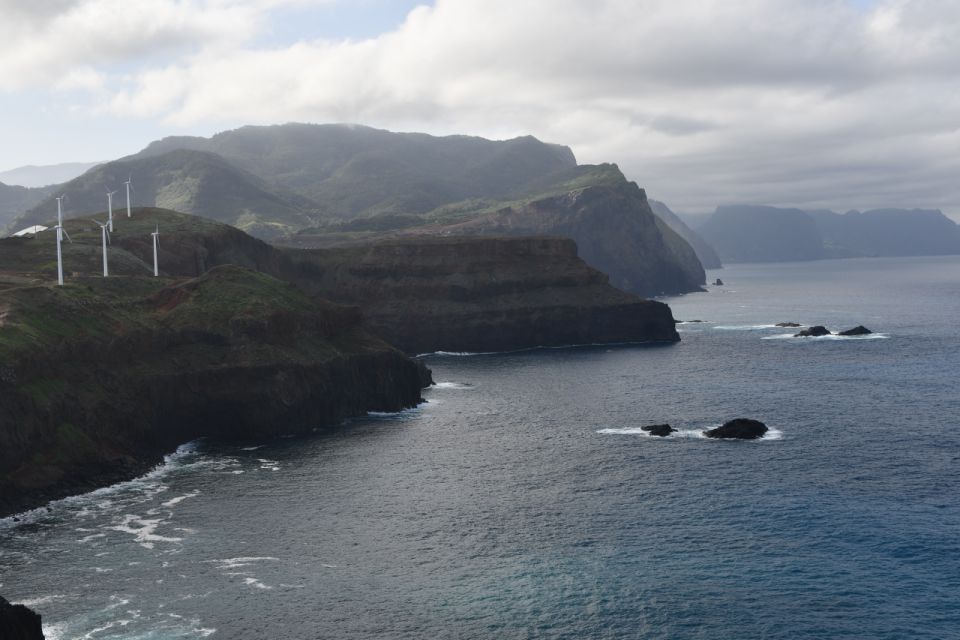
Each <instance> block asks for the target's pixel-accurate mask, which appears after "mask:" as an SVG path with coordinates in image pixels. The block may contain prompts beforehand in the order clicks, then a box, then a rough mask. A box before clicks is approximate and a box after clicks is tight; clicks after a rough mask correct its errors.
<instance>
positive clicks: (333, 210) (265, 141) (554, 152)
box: [137, 123, 577, 218]
mask: <svg viewBox="0 0 960 640" xmlns="http://www.w3.org/2000/svg"><path fill="white" fill-rule="evenodd" d="M171 149H194V150H202V151H209V152H213V153H216V154H219V155H220V156H223V157H224V158H226V159H227V160H228V161H229V162H231V163H232V164H234V165H236V166H237V167H240V168H241V169H244V170H246V171H248V172H250V173H252V174H255V175H257V176H259V177H261V178H262V179H263V180H264V181H265V182H266V183H267V184H269V185H272V186H273V187H274V188H277V189H282V190H285V191H291V192H293V193H296V194H298V195H300V196H303V197H305V198H308V199H310V200H312V201H314V202H316V203H318V204H319V205H322V208H323V212H324V214H325V215H328V216H332V217H337V218H353V217H357V216H361V215H372V214H377V213H391V212H403V213H422V212H426V211H430V210H431V209H435V208H436V207H438V206H440V205H442V204H445V203H449V202H457V201H460V200H466V199H468V198H477V197H485V198H503V197H506V196H509V195H512V194H514V193H516V192H517V191H520V190H523V189H524V188H525V187H526V186H527V185H528V184H529V183H531V182H533V181H535V180H537V179H541V178H543V177H545V176H549V175H550V174H552V173H554V172H556V171H559V170H562V169H568V168H571V167H575V166H576V164H577V161H576V159H575V158H574V156H573V152H572V151H570V149H569V148H568V147H564V146H560V145H554V144H547V143H543V142H540V141H539V140H537V139H536V138H533V137H532V136H524V137H520V138H514V139H512V140H504V141H495V140H486V139H484V138H477V137H472V136H444V137H437V136H431V135H427V134H423V133H394V132H391V131H384V130H381V129H373V128H371V127H364V126H359V125H340V124H324V125H315V124H297V123H294V124H285V125H275V126H248V127H242V128H240V129H234V130H232V131H225V132H222V133H218V134H216V135H214V136H212V137H211V138H198V137H171V138H164V139H163V140H159V141H157V142H154V143H152V144H150V145H149V146H148V147H147V148H146V149H144V150H143V151H141V152H140V153H139V154H137V157H147V156H152V155H157V154H162V153H165V152H166V151H169V150H171Z"/></svg>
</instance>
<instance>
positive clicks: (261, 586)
mask: <svg viewBox="0 0 960 640" xmlns="http://www.w3.org/2000/svg"><path fill="white" fill-rule="evenodd" d="M243 583H244V584H246V585H249V586H251V587H256V588H257V589H264V590H269V589H273V587H271V586H268V585H265V584H263V583H262V582H260V581H259V580H257V579H256V578H244V579H243Z"/></svg>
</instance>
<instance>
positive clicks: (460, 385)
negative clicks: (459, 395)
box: [430, 382, 475, 389]
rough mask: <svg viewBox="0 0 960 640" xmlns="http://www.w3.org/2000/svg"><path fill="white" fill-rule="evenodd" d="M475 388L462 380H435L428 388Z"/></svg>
mask: <svg viewBox="0 0 960 640" xmlns="http://www.w3.org/2000/svg"><path fill="white" fill-rule="evenodd" d="M473 388H475V387H474V386H473V385H472V384H465V383H462V382H437V383H436V384H434V385H433V386H432V387H430V389H473Z"/></svg>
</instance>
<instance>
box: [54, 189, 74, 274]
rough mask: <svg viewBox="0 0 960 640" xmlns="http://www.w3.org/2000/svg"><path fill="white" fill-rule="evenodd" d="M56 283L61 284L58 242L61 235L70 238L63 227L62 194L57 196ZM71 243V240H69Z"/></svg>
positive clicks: (61, 264) (60, 239)
mask: <svg viewBox="0 0 960 640" xmlns="http://www.w3.org/2000/svg"><path fill="white" fill-rule="evenodd" d="M56 229H57V284H58V285H59V286H61V287H62V286H63V252H62V251H61V249H60V244H61V243H62V242H63V236H67V240H70V234H69V233H67V230H66V229H64V228H63V196H59V197H58V198H57V226H56ZM70 242H71V243H72V242H73V240H70Z"/></svg>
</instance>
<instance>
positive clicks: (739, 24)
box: [0, 0, 960, 218]
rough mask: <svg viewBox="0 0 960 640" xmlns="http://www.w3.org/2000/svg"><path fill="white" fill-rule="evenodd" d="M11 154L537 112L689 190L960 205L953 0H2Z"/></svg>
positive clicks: (641, 177) (521, 127)
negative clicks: (297, 127)
mask: <svg viewBox="0 0 960 640" xmlns="http://www.w3.org/2000/svg"><path fill="white" fill-rule="evenodd" d="M0 104H2V118H0V140H2V144H0V169H9V168H13V167H16V166H19V165H24V164H52V163H56V162H65V161H82V160H102V159H111V158H114V157H118V156H121V155H125V154H128V153H132V152H134V151H137V150H138V149H140V148H142V147H143V146H145V145H146V144H147V143H148V142H149V141H151V140H154V139H157V138H160V137H163V136H166V135H171V134H184V133H189V134H200V135H210V134H212V133H215V132H216V131H220V130H224V129H230V128H234V127H237V126H241V125H243V124H269V123H281V122H288V121H304V122H354V123H361V124H368V125H371V126H376V127H383V128H387V129H391V130H398V131H425V132H428V133H434V134H448V133H468V134H475V135H482V136H486V137H492V138H507V137H513V136H516V135H524V134H533V135H535V136H537V137H538V138H541V139H543V140H546V141H550V142H557V143H562V144H566V145H569V146H570V147H572V148H573V150H574V152H575V153H576V155H577V158H578V159H579V161H580V162H581V163H594V162H616V163H618V164H619V165H620V167H621V168H622V169H623V171H624V172H625V173H626V174H627V176H628V177H629V178H630V179H632V180H636V181H637V182H638V183H639V184H640V185H641V186H643V187H645V188H646V189H647V192H648V193H649V194H650V195H651V196H652V197H656V198H659V199H662V200H664V201H666V202H667V203H668V204H669V205H670V206H671V207H673V208H674V209H675V210H677V211H683V212H701V211H711V210H713V208H714V207H715V206H716V205H718V204H730V203H738V202H749V203H762V204H774V205H798V206H804V207H821V206H824V207H831V208H835V209H839V210H845V209H847V208H852V207H857V208H870V207H878V206H909V207H929V208H941V209H943V210H944V212H945V213H947V214H948V215H951V216H952V217H954V218H960V2H956V1H954V0H915V1H910V0H875V1H874V0H803V1H797V0H736V1H735V2H734V1H730V0H436V1H435V2H432V3H427V2H415V1H413V0H393V1H391V0H245V1H244V0H136V1H135V2H134V1H131V0H42V1H37V0H0Z"/></svg>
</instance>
